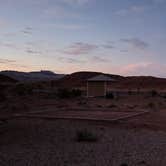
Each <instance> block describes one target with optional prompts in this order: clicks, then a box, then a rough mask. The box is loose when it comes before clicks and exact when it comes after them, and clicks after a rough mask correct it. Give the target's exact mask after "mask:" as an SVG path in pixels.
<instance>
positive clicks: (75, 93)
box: [57, 89, 81, 98]
mask: <svg viewBox="0 0 166 166" xmlns="http://www.w3.org/2000/svg"><path fill="white" fill-rule="evenodd" d="M79 96H81V91H80V90H77V89H73V90H69V89H58V92H57V97H59V98H71V97H79Z"/></svg>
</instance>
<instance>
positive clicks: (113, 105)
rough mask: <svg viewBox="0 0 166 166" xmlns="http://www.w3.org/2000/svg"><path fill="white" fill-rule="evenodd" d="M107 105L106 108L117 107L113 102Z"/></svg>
mask: <svg viewBox="0 0 166 166" xmlns="http://www.w3.org/2000/svg"><path fill="white" fill-rule="evenodd" d="M107 107H108V108H116V107H118V106H117V105H115V104H111V105H108V106H107Z"/></svg>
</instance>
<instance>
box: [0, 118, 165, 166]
mask: <svg viewBox="0 0 166 166" xmlns="http://www.w3.org/2000/svg"><path fill="white" fill-rule="evenodd" d="M84 129H87V130H88V131H90V132H92V133H94V134H95V135H96V137H97V141H96V142H77V141H76V133H77V131H78V130H84ZM165 140H166V133H164V132H161V131H150V130H145V129H137V128H135V129H129V128H127V127H120V126H117V125H116V126H114V125H110V124H104V123H97V122H88V121H81V122H79V121H71V120H54V121H48V120H39V119H36V120H35V119H33V120H31V119H28V120H27V119H22V120H21V119H20V120H19V119H17V120H12V121H10V122H9V123H8V124H4V125H1V126H0V165H1V166H13V165H17V166H23V165H25V166H39V165H40V166H78V165H79V166H107V165H108V166H110V165H111V166H119V165H120V164H122V163H126V164H128V165H129V166H130V165H131V166H135V165H150V166H159V165H160V166H165V163H166V158H165V156H166V151H165V149H166V141H165Z"/></svg>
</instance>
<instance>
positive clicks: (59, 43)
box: [0, 0, 166, 77]
mask: <svg viewBox="0 0 166 166" xmlns="http://www.w3.org/2000/svg"><path fill="white" fill-rule="evenodd" d="M165 53H166V0H0V70H18V71H36V70H52V71H54V72H56V73H72V72H76V71H100V72H106V73H112V74H121V75H152V76H160V77H166V55H165Z"/></svg>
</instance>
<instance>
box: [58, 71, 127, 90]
mask: <svg viewBox="0 0 166 166" xmlns="http://www.w3.org/2000/svg"><path fill="white" fill-rule="evenodd" d="M100 74H104V75H106V76H109V77H111V78H113V79H115V80H122V79H123V78H124V77H122V76H119V75H113V74H106V73H100V72H88V71H86V72H84V71H81V72H75V73H72V74H70V75H66V76H65V77H63V78H62V79H60V80H59V81H58V85H60V86H62V87H84V86H86V81H87V79H89V78H92V77H95V76H97V75H100Z"/></svg>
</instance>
